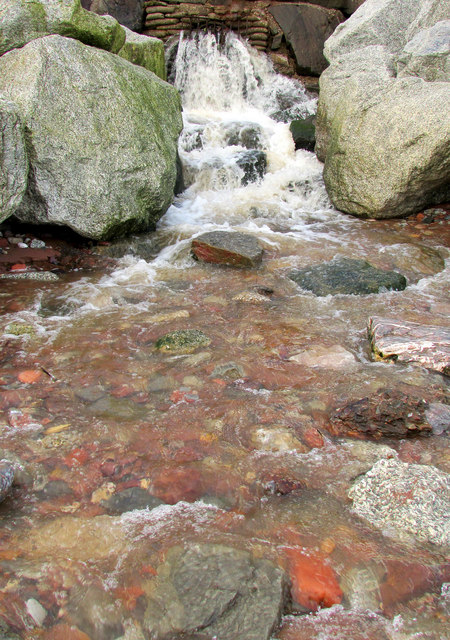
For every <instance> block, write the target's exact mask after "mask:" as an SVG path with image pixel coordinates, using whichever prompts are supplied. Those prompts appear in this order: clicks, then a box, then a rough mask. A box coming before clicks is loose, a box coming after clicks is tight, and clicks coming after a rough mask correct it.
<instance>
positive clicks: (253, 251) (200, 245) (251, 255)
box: [192, 231, 263, 267]
mask: <svg viewBox="0 0 450 640" xmlns="http://www.w3.org/2000/svg"><path fill="white" fill-rule="evenodd" d="M192 253H193V254H194V256H195V257H196V258H197V259H198V260H202V261H204V262H212V263H215V264H226V265H230V266H233V267H256V266H257V265H258V264H260V262H261V259H262V254H263V249H262V246H261V244H260V242H259V241H258V239H257V238H255V237H254V236H251V235H248V234H244V233H238V232H230V231H211V232H209V233H204V234H202V235H201V236H198V237H197V238H194V240H193V241H192Z"/></svg>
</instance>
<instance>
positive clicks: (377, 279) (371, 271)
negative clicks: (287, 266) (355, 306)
mask: <svg viewBox="0 0 450 640" xmlns="http://www.w3.org/2000/svg"><path fill="white" fill-rule="evenodd" d="M289 277H290V279H291V280H293V281H294V282H295V283H296V284H298V285H299V286H300V287H301V288H302V289H305V290H306V291H311V292H312V293H314V294H315V295H316V296H328V295H338V294H347V295H359V296H361V295H368V294H370V293H380V292H381V291H383V290H386V289H388V290H394V291H402V290H403V289H405V287H406V278H405V277H404V276H402V274H401V273H397V272H396V271H385V270H383V269H377V268H376V267H374V266H373V265H371V264H370V262H367V261H366V260H354V259H352V258H341V259H339V260H332V261H331V262H324V263H322V264H318V265H314V266H311V267H305V268H304V269H297V270H295V271H292V272H291V273H290V274H289Z"/></svg>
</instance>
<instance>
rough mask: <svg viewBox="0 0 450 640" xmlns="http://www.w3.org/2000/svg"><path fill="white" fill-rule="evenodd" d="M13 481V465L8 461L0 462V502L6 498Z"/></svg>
mask: <svg viewBox="0 0 450 640" xmlns="http://www.w3.org/2000/svg"><path fill="white" fill-rule="evenodd" d="M13 481H14V465H13V464H12V463H11V462H9V460H0V502H1V501H2V500H4V499H5V498H6V496H7V495H8V492H9V490H10V488H11V485H12V483H13Z"/></svg>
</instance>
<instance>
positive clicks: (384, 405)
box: [330, 390, 432, 439]
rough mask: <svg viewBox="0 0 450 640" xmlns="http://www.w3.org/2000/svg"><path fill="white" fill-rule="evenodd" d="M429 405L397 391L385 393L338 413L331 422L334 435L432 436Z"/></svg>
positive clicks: (347, 407)
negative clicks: (427, 415)
mask: <svg viewBox="0 0 450 640" xmlns="http://www.w3.org/2000/svg"><path fill="white" fill-rule="evenodd" d="M427 408H428V404H427V403H426V402H425V401H424V400H422V399H416V398H413V397H411V396H408V395H407V394H405V393H402V392H400V391H395V390H382V391H378V392H377V393H374V394H372V395H371V396H367V397H365V398H361V399H360V400H356V402H350V403H348V404H346V405H345V406H343V407H340V408H339V409H337V410H336V411H335V412H334V413H333V415H332V416H331V418H330V422H331V431H332V433H333V434H334V435H347V436H356V437H371V438H376V439H378V438H381V437H385V438H410V437H414V436H428V435H430V434H431V433H432V428H431V426H430V424H429V422H428V420H427V418H426V410H427Z"/></svg>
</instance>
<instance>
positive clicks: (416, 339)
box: [368, 317, 450, 375]
mask: <svg viewBox="0 0 450 640" xmlns="http://www.w3.org/2000/svg"><path fill="white" fill-rule="evenodd" d="M368 334H369V340H370V344H371V347H372V351H373V352H374V354H375V358H376V359H377V360H394V361H395V362H406V363H417V364H420V365H422V366H424V367H426V368H427V369H432V370H434V371H438V372H439V373H443V374H445V375H450V330H448V329H447V328H446V327H438V326H433V325H424V324H418V323H416V322H406V321H403V320H393V319H389V318H379V317H373V318H370V320H369V327H368Z"/></svg>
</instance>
